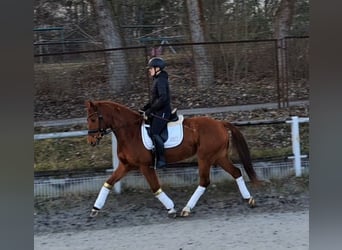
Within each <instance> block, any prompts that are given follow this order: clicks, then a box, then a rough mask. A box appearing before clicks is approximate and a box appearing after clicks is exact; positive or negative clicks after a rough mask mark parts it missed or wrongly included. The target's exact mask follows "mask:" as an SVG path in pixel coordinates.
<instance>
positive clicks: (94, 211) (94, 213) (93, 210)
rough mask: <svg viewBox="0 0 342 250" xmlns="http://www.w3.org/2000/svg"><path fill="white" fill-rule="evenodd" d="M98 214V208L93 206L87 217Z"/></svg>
mask: <svg viewBox="0 0 342 250" xmlns="http://www.w3.org/2000/svg"><path fill="white" fill-rule="evenodd" d="M98 214H99V210H98V209H94V208H93V209H92V210H91V212H90V215H89V217H91V218H94V217H96V216H97V215H98Z"/></svg>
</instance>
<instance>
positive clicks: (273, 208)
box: [34, 176, 309, 250]
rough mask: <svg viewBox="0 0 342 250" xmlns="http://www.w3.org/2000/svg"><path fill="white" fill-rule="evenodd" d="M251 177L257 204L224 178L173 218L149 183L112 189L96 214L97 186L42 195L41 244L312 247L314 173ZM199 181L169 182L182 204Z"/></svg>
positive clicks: (37, 228) (38, 212)
mask: <svg viewBox="0 0 342 250" xmlns="http://www.w3.org/2000/svg"><path fill="white" fill-rule="evenodd" d="M247 185H248V187H249V189H250V192H251V193H252V195H253V196H254V197H255V198H256V201H257V207H255V208H249V207H248V206H247V205H246V204H245V202H244V201H243V200H242V199H241V196H240V194H239V192H238V190H237V187H236V185H235V183H233V182H224V183H219V184H215V185H214V184H213V185H211V186H209V188H208V189H207V191H206V193H205V194H204V195H203V196H202V197H201V199H200V200H199V202H198V203H197V206H196V207H195V208H194V210H193V212H192V214H191V216H190V217H188V218H181V217H177V218H168V217H167V212H166V210H165V209H164V207H163V206H162V204H161V203H160V202H159V201H158V200H157V199H156V198H154V197H153V195H152V193H151V192H149V191H148V190H135V189H130V190H124V191H123V192H122V193H121V194H115V193H110V195H109V196H108V199H107V201H106V204H105V206H104V208H103V209H102V210H101V212H100V213H99V215H98V216H97V217H96V218H90V217H89V213H90V210H91V208H92V206H93V204H94V202H95V199H96V196H97V193H95V194H85V195H80V196H69V197H63V198H54V199H36V200H35V211H34V213H35V214H34V234H35V235H34V240H35V249H45V250H46V249H133V248H136V247H138V248H139V249H184V250H185V249H208V247H210V246H212V247H213V248H210V249H227V248H230V249H247V248H248V249H271V248H273V249H291V248H292V249H308V248H309V246H308V238H309V237H308V232H309V222H308V214H309V178H308V177H307V176H306V177H301V178H298V177H294V176H290V177H288V178H283V179H280V180H270V181H267V182H264V183H263V184H262V186H260V187H258V188H256V187H253V186H250V184H249V183H247ZM195 188H196V186H192V187H187V188H172V187H164V188H163V189H164V191H165V192H166V193H167V194H168V195H169V196H170V198H171V199H173V201H174V202H175V204H176V208H177V210H178V211H180V210H181V209H182V208H183V207H184V206H185V204H186V202H187V201H188V199H189V198H190V196H191V194H192V193H193V191H194V190H195ZM99 189H100V187H99ZM222 230H223V231H222ZM219 232H220V233H219ZM231 237H232V238H231ZM230 238H231V239H230ZM158 239H159V240H158ZM257 242H259V243H257Z"/></svg>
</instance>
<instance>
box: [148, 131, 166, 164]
mask: <svg viewBox="0 0 342 250" xmlns="http://www.w3.org/2000/svg"><path fill="white" fill-rule="evenodd" d="M152 141H153V144H154V147H155V149H154V153H155V161H154V162H155V168H164V167H166V166H167V164H166V160H165V157H164V142H163V139H162V138H161V137H160V136H159V135H153V136H152Z"/></svg>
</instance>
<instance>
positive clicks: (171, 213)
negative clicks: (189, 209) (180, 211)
mask: <svg viewBox="0 0 342 250" xmlns="http://www.w3.org/2000/svg"><path fill="white" fill-rule="evenodd" d="M167 216H168V217H169V218H176V217H177V211H176V209H174V208H171V209H170V210H169V211H168V212H167Z"/></svg>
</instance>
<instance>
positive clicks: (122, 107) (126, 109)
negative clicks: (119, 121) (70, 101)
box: [94, 100, 142, 119]
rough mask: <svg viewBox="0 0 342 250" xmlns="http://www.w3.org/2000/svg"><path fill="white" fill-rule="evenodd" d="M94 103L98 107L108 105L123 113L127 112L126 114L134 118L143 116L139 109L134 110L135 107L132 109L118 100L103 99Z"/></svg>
mask: <svg viewBox="0 0 342 250" xmlns="http://www.w3.org/2000/svg"><path fill="white" fill-rule="evenodd" d="M94 104H95V105H96V106H98V107H108V108H109V109H114V110H116V111H117V112H118V113H119V114H121V115H122V114H125V115H129V116H133V117H134V118H139V117H141V115H140V114H139V112H138V111H135V110H133V109H131V108H129V107H127V106H125V105H123V104H120V103H117V102H113V101H109V100H102V101H94ZM133 117H132V118H133ZM132 118H131V119H132ZM141 118H142V117H141Z"/></svg>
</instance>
